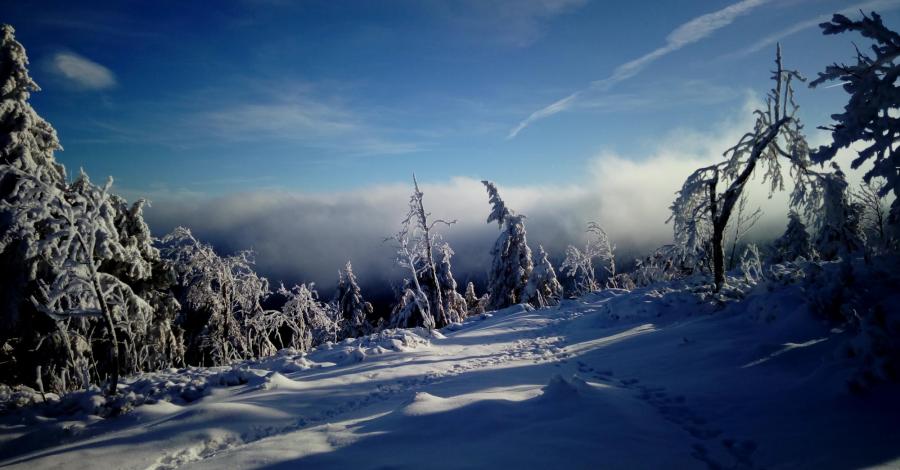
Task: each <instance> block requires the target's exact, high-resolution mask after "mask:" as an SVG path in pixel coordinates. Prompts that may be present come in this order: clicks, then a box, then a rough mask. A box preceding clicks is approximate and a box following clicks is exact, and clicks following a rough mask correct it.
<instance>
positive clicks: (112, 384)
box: [89, 262, 119, 395]
mask: <svg viewBox="0 0 900 470" xmlns="http://www.w3.org/2000/svg"><path fill="white" fill-rule="evenodd" d="M89 264H90V266H91V283H92V284H93V287H94V295H96V296H97V302H98V303H100V311H101V312H102V313H103V318H104V319H105V320H106V328H107V329H108V330H109V340H110V358H111V359H112V367H113V370H112V376H111V378H110V381H109V394H110V395H115V394H116V392H117V391H118V386H119V341H118V339H117V338H116V325H115V322H113V317H112V312H111V311H110V310H109V305H107V304H106V298H105V297H104V296H103V290H102V289H101V288H100V276H99V275H98V274H97V267H96V266H94V263H93V262H90V263H89Z"/></svg>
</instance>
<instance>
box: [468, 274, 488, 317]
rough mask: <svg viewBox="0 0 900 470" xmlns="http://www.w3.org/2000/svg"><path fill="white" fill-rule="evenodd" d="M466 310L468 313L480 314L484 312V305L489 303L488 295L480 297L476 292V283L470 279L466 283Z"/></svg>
mask: <svg viewBox="0 0 900 470" xmlns="http://www.w3.org/2000/svg"><path fill="white" fill-rule="evenodd" d="M465 298H466V311H467V312H468V313H467V315H480V314H482V313H484V307H485V305H486V304H487V296H486V295H485V296H482V297H478V294H476V293H475V283H474V282H472V281H469V283H468V284H466V295H465Z"/></svg>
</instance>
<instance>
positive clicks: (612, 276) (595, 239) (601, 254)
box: [584, 222, 619, 288]
mask: <svg viewBox="0 0 900 470" xmlns="http://www.w3.org/2000/svg"><path fill="white" fill-rule="evenodd" d="M587 232H588V233H589V234H590V235H591V238H589V239H588V244H587V246H586V247H585V250H584V251H585V254H586V255H587V256H588V257H589V258H590V259H594V258H598V259H599V260H600V263H602V265H603V269H604V270H605V271H606V279H607V281H606V285H607V286H609V287H614V288H615V287H619V286H618V285H617V284H616V247H615V245H613V244H612V242H610V240H609V236H608V235H607V234H606V231H605V230H603V227H600V225H598V224H597V223H596V222H589V223H588V228H587Z"/></svg>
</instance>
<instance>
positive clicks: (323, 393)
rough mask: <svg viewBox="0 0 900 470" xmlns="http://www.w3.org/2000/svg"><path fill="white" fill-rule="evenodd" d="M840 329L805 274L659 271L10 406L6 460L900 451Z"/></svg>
mask: <svg viewBox="0 0 900 470" xmlns="http://www.w3.org/2000/svg"><path fill="white" fill-rule="evenodd" d="M845 336H846V333H842V332H840V331H837V330H835V331H831V330H829V328H828V327H826V326H825V325H824V324H822V323H821V322H819V321H817V320H815V319H813V318H812V316H811V315H810V314H809V313H808V312H807V311H806V309H805V307H803V306H802V305H801V301H800V293H799V290H798V289H796V288H793V287H786V288H784V289H782V290H781V291H778V292H774V293H765V294H764V295H759V296H758V297H754V296H753V295H751V296H750V297H748V298H747V299H744V300H743V301H741V302H726V303H724V304H722V303H719V304H717V303H715V302H707V303H702V302H699V301H698V300H697V299H696V297H695V296H693V295H691V294H690V293H687V292H686V291H678V290H669V289H664V288H660V289H659V290H653V289H642V290H637V291H635V292H633V293H630V294H626V293H618V292H610V291H607V292H605V293H602V294H595V295H593V296H588V297H586V298H583V299H581V300H578V301H565V302H564V303H563V305H562V306H560V307H558V308H548V309H541V310H531V309H530V308H526V307H524V306H516V307H511V308H509V309H506V310H503V311H500V312H495V313H494V314H493V315H485V316H483V317H480V318H475V319H471V320H469V321H468V322H466V323H465V324H463V325H457V327H456V328H452V329H445V330H443V331H442V332H441V333H437V334H435V335H434V336H430V335H429V334H428V333H427V332H425V331H421V330H418V331H415V330H413V331H408V332H405V331H388V332H384V333H382V335H381V336H380V337H377V338H369V339H367V340H360V341H348V342H345V343H341V344H338V345H335V346H333V347H331V348H330V349H327V348H320V349H319V350H316V351H314V352H312V353H310V354H308V355H306V356H305V357H301V356H291V355H282V356H281V357H276V358H272V359H269V360H264V361H258V362H254V363H250V364H249V365H248V367H249V370H246V371H244V372H240V373H239V374H238V375H240V377H241V378H242V380H241V381H242V382H245V383H243V384H241V385H236V386H230V387H229V386H221V387H214V388H213V389H212V390H213V391H212V393H210V394H208V395H207V396H205V397H203V398H201V399H199V400H196V401H193V402H190V403H186V404H182V405H176V404H172V403H169V402H166V401H160V402H159V403H156V404H152V405H144V406H140V407H137V408H136V409H135V410H134V411H132V412H131V413H128V414H126V415H124V416H120V417H118V418H110V419H105V420H100V419H94V420H90V419H87V418H84V417H82V418H78V419H75V418H73V419H72V420H71V421H69V422H67V423H47V424H46V425H40V424H29V425H21V426H18V427H17V426H16V423H14V422H9V420H8V419H7V421H5V422H4V423H3V427H2V436H0V437H2V439H3V440H2V442H0V445H2V447H0V451H2V455H3V460H2V462H0V465H4V466H8V467H10V468H27V469H38V468H100V469H115V468H135V469H147V468H152V469H156V468H176V467H178V468H209V469H221V468H339V469H343V468H408V469H418V468H558V469H563V468H707V467H709V468H720V467H722V468H758V467H765V468H798V467H800V468H858V467H868V466H887V467H891V466H897V465H900V461H898V460H897V459H898V457H900V403H898V400H897V397H898V396H900V395H898V389H897V388H896V387H894V386H888V385H884V386H882V387H879V388H876V389H874V390H873V391H871V392H869V393H868V394H866V395H862V396H860V395H852V394H850V393H849V392H848V391H847V387H846V386H845V385H844V380H845V379H846V377H847V370H848V368H850V367H853V366H852V364H851V363H849V362H847V361H845V360H842V359H841V356H840V351H841V348H840V347H839V345H840V344H842V342H843V341H845V340H846V337H845ZM238 372H239V371H238ZM235 373H237V372H235ZM169 374H172V375H178V373H176V372H175V371H171V372H169ZM181 374H184V372H182V373H181ZM164 376H165V373H161V374H157V375H156V376H154V380H157V381H159V380H165V378H164ZM64 426H69V427H70V430H68V431H66V430H65V429H63V427H64ZM892 462H893V464H892Z"/></svg>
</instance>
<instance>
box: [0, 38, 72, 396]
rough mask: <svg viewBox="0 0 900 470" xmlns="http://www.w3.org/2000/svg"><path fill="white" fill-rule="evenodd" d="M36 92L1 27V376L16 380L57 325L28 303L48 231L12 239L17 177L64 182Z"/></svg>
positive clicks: (22, 57) (24, 60)
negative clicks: (34, 248)
mask: <svg viewBox="0 0 900 470" xmlns="http://www.w3.org/2000/svg"><path fill="white" fill-rule="evenodd" d="M39 90H40V88H39V87H38V85H37V84H36V83H35V82H34V80H32V79H31V76H30V75H29V73H28V57H27V55H26V53H25V48H24V47H22V45H21V44H20V43H19V42H18V41H16V38H15V30H14V29H13V28H12V26H10V25H2V26H0V165H3V168H2V169H0V201H3V202H4V203H7V204H10V205H9V206H5V207H4V208H0V244H2V253H0V285H3V286H4V288H3V289H0V346H2V347H0V375H2V376H3V377H7V380H16V381H19V382H25V381H26V379H25V377H26V376H27V377H33V376H34V370H35V367H36V366H38V365H40V361H39V360H38V358H37V357H35V354H34V353H33V352H32V353H28V351H33V350H34V349H35V347H36V346H37V345H38V341H40V340H42V339H43V338H42V335H41V334H35V332H41V333H43V332H44V331H45V330H47V329H55V325H54V323H53V322H52V321H50V320H49V319H47V318H46V317H45V316H44V315H43V314H40V315H36V313H37V312H35V311H34V308H33V307H32V305H31V302H30V300H28V299H29V297H30V296H31V295H33V294H35V293H37V290H36V288H37V286H36V284H35V282H34V279H35V277H36V276H37V274H38V272H39V271H42V269H39V268H40V266H41V264H42V262H41V260H40V259H38V258H33V257H32V258H30V259H29V260H26V251H27V250H28V247H29V246H30V245H31V243H32V242H33V241H35V239H36V238H40V237H41V236H43V235H44V234H46V230H45V229H44V228H43V227H40V224H37V225H36V226H35V229H36V230H35V231H33V232H31V234H30V235H31V236H32V237H33V238H32V239H27V238H26V239H21V238H19V239H17V238H16V237H17V236H20V235H22V232H21V231H20V230H16V229H15V225H16V224H17V221H16V220H15V216H14V214H13V212H14V211H15V208H14V205H15V202H14V201H13V199H14V198H13V196H12V193H13V191H14V190H15V188H16V186H17V184H18V180H19V176H18V175H19V174H26V175H30V176H31V177H33V178H36V179H38V180H39V181H40V182H42V183H44V184H46V185H48V186H49V187H53V188H57V189H60V190H61V189H62V187H63V185H64V184H65V169H64V168H63V166H62V165H61V164H59V163H57V162H56V160H55V158H54V152H55V151H56V150H61V149H62V147H61V146H60V144H59V140H58V139H57V137H56V131H55V130H54V129H53V127H52V126H51V125H50V123H48V122H47V121H45V120H44V119H42V118H41V117H40V116H39V115H38V114H37V112H35V110H34V108H32V107H31V104H30V103H29V99H30V97H31V94H32V93H33V92H36V91H39ZM51 196H52V195H50V194H48V195H47V200H49V199H50V197H51ZM44 365H45V366H47V365H49V364H47V363H44ZM44 369H45V370H46V369H47V368H46V367H44ZM29 381H30V380H29Z"/></svg>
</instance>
